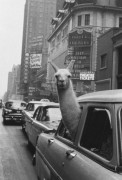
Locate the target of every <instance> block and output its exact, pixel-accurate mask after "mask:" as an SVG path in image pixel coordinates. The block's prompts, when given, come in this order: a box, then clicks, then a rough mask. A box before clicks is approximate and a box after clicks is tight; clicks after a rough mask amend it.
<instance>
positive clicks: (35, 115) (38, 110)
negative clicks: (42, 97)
mask: <svg viewBox="0 0 122 180" xmlns="http://www.w3.org/2000/svg"><path fill="white" fill-rule="evenodd" d="M40 109H41V108H37V109H36V111H35V112H34V114H33V118H34V119H35V120H38V115H39V112H40Z"/></svg>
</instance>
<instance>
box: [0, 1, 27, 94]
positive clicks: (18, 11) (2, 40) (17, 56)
mask: <svg viewBox="0 0 122 180" xmlns="http://www.w3.org/2000/svg"><path fill="white" fill-rule="evenodd" d="M24 5H25V0H0V97H1V96H2V95H3V94H4V92H6V90H7V80H8V72H9V71H11V70H12V67H13V65H14V64H15V65H17V64H20V63H21V49H22V33H23V18H24Z"/></svg>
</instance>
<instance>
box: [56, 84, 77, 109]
mask: <svg viewBox="0 0 122 180" xmlns="http://www.w3.org/2000/svg"><path fill="white" fill-rule="evenodd" d="M58 95H59V102H60V105H61V106H62V105H63V107H64V106H66V105H69V106H73V107H74V106H76V107H78V106H79V105H78V102H77V98H76V95H75V92H74V90H73V87H72V82H71V81H70V82H69V86H68V87H67V89H58Z"/></svg>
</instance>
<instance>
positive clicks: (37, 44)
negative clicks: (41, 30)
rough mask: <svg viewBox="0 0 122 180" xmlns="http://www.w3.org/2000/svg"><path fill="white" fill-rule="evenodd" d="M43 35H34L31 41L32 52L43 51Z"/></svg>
mask: <svg viewBox="0 0 122 180" xmlns="http://www.w3.org/2000/svg"><path fill="white" fill-rule="evenodd" d="M42 46H43V36H37V37H35V38H34V37H33V38H32V40H31V42H30V53H42Z"/></svg>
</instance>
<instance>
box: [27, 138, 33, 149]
mask: <svg viewBox="0 0 122 180" xmlns="http://www.w3.org/2000/svg"><path fill="white" fill-rule="evenodd" d="M27 141H28V142H27V144H28V147H29V148H31V146H32V145H31V142H30V140H29V137H27Z"/></svg>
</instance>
